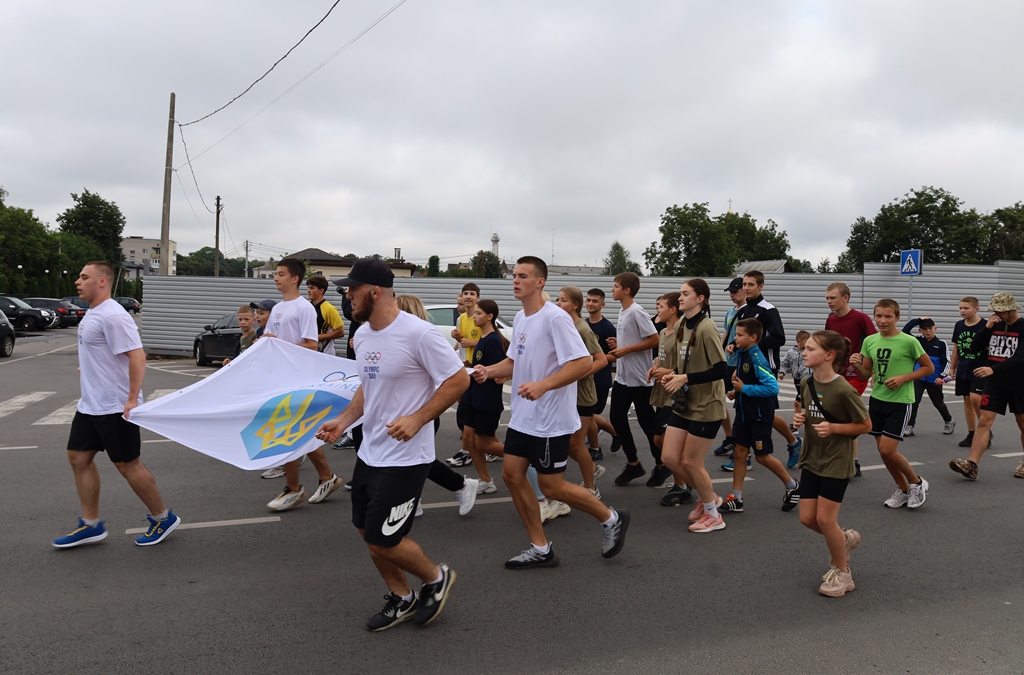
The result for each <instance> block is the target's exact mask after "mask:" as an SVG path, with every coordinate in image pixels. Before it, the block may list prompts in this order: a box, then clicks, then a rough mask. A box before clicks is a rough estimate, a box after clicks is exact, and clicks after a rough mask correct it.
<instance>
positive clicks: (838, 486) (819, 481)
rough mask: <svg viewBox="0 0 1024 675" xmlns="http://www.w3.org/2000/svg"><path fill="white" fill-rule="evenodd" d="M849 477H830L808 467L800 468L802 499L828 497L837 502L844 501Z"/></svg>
mask: <svg viewBox="0 0 1024 675" xmlns="http://www.w3.org/2000/svg"><path fill="white" fill-rule="evenodd" d="M849 484H850V479H849V478H828V477H826V476H819V475H818V474H816V473H811V472H810V471H808V470H807V469H801V470H800V490H799V492H800V501H805V500H807V499H817V498H818V497H821V498H822V499H827V500H829V501H830V502H836V503H837V504H842V503H843V496H844V495H845V494H846V486H847V485H849Z"/></svg>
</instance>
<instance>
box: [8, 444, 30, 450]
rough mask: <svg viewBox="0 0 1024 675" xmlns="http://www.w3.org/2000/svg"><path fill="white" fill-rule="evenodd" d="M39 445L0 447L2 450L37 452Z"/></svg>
mask: <svg viewBox="0 0 1024 675" xmlns="http://www.w3.org/2000/svg"><path fill="white" fill-rule="evenodd" d="M38 447H39V446H38V445H12V446H10V447H8V448H4V447H0V450H35V449H36V448H38Z"/></svg>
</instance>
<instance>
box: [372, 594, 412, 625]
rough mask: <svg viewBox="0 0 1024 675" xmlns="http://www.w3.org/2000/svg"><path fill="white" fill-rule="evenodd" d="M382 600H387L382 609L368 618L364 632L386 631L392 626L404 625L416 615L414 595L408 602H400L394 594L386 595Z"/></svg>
mask: <svg viewBox="0 0 1024 675" xmlns="http://www.w3.org/2000/svg"><path fill="white" fill-rule="evenodd" d="M384 599H385V600H387V602H386V603H384V609H382V610H380V611H379V612H377V613H376V614H374V615H373V616H371V617H370V620H369V621H367V622H366V630H369V631H373V632H378V631H382V630H387V629H388V628H391V627H392V626H397V625H398V624H400V623H405V622H406V621H408V620H410V619H412V618H413V616H414V615H415V614H416V608H417V606H418V604H417V602H416V600H417V598H416V594H415V593H413V594H412V600H410V601H409V602H406V601H404V600H402V596H400V595H395V594H394V593H388V594H387V595H385V596H384Z"/></svg>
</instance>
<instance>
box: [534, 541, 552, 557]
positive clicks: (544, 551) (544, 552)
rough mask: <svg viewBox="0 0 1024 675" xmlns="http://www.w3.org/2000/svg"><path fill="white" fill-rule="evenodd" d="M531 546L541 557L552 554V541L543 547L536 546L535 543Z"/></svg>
mask: <svg viewBox="0 0 1024 675" xmlns="http://www.w3.org/2000/svg"><path fill="white" fill-rule="evenodd" d="M530 546H532V547H533V550H534V551H536V552H537V553H540V554H541V555H547V554H548V553H551V542H550V541H549V542H548V543H546V544H544V545H543V546H537V545H536V544H533V543H531V544H530Z"/></svg>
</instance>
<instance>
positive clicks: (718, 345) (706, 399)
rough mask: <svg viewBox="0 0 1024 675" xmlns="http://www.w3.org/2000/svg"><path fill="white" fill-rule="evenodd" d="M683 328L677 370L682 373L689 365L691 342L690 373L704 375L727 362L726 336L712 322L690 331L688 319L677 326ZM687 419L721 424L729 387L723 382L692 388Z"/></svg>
mask: <svg viewBox="0 0 1024 675" xmlns="http://www.w3.org/2000/svg"><path fill="white" fill-rule="evenodd" d="M680 326H682V328H683V334H682V339H681V340H679V341H678V342H677V343H676V351H677V357H676V358H677V359H678V361H677V363H678V365H677V368H678V370H679V371H680V372H681V371H682V370H683V364H684V363H686V360H685V356H686V345H687V343H688V342H690V341H691V340H692V341H693V344H692V345H691V347H690V361H689V362H688V363H687V365H686V372H687V373H700V372H703V371H705V370H711V369H712V368H713V367H714V366H715V364H717V363H720V362H722V361H725V352H724V351H723V350H722V336H721V335H719V334H718V328H716V327H715V322H714V321H712V320H711V319H708V318H704V319H701V320H700V322H698V323H697V325H696V326H695V327H694V329H693V330H692V331H691V330H687V328H686V319H685V318H681V319H680V320H679V323H678V324H676V328H677V329H678V328H679V327H680ZM682 417H683V418H684V419H688V420H690V421H692V422H717V421H718V420H722V419H725V383H724V382H723V381H722V380H714V381H713V382H705V383H703V384H691V385H690V391H689V393H688V394H687V396H686V408H685V411H684V412H683V414H682Z"/></svg>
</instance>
